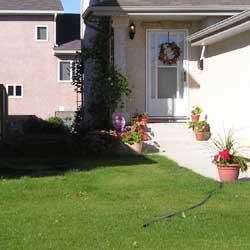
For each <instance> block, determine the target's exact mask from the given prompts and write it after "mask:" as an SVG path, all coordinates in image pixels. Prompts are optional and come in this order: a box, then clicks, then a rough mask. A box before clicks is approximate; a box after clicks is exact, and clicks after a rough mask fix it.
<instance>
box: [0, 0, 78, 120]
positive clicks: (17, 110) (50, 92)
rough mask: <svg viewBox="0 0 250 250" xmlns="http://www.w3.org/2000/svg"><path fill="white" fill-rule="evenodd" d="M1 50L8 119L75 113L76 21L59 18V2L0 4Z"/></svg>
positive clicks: (65, 16)
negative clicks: (74, 63)
mask: <svg viewBox="0 0 250 250" xmlns="http://www.w3.org/2000/svg"><path fill="white" fill-rule="evenodd" d="M0 44H1V46H0V54H1V60H0V84H4V85H5V87H6V89H7V92H8V96H9V115H10V116H14V117H24V116H30V115H32V116H37V117H41V118H44V119H45V118H48V117H50V116H55V114H56V113H57V112H59V113H63V112H67V113H72V112H74V111H76V109H77V107H78V104H79V103H78V101H79V100H78V99H79V96H78V94H77V93H76V92H75V88H74V86H73V85H72V84H71V82H72V68H71V65H72V62H73V60H74V59H75V57H76V54H77V52H78V51H80V50H81V41H80V15H73V14H72V15H70V14H69V15H68V14H64V11H63V6H62V3H61V1H60V0H53V1H51V0H32V1H30V0H11V1H5V0H0Z"/></svg>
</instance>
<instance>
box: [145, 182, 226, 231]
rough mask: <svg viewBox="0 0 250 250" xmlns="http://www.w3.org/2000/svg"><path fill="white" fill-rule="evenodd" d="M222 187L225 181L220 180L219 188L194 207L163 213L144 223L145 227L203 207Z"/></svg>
mask: <svg viewBox="0 0 250 250" xmlns="http://www.w3.org/2000/svg"><path fill="white" fill-rule="evenodd" d="M222 188H223V183H222V182H219V183H218V188H217V189H213V190H211V191H210V192H209V193H208V196H207V197H206V198H205V199H204V200H202V201H200V202H198V203H197V204H195V205H193V206H192V207H189V208H184V209H182V210H179V211H177V212H174V213H171V214H166V215H163V216H160V217H156V218H155V219H152V220H150V221H148V222H147V223H145V224H144V225H143V227H148V226H150V225H153V224H155V223H156V222H158V221H160V220H164V219H169V218H171V217H174V216H176V215H180V214H182V213H185V212H187V211H190V210H193V209H195V208H198V207H201V206H203V205H204V204H206V203H207V202H208V201H209V200H210V199H211V198H212V196H213V194H214V193H215V192H216V191H217V190H221V189H222Z"/></svg>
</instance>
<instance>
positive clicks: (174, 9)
mask: <svg viewBox="0 0 250 250" xmlns="http://www.w3.org/2000/svg"><path fill="white" fill-rule="evenodd" d="M248 7H250V5H249V6H242V5H239V6H230V7H228V6H219V7H218V6H203V7H200V6H197V7H196V6H181V7H178V6H167V7H164V6H143V7H138V6H136V7H134V6H108V7H107V6H89V7H88V8H87V9H86V10H85V12H84V13H83V18H86V17H87V16H88V15H89V14H90V13H93V15H97V16H120V15H124V16H126V15H136V14H138V15H139V14H143V15H160V14H161V15H178V14H179V15H183V14H187V15H204V16H205V15H235V14H238V13H240V12H242V11H244V10H246V9H247V8H248Z"/></svg>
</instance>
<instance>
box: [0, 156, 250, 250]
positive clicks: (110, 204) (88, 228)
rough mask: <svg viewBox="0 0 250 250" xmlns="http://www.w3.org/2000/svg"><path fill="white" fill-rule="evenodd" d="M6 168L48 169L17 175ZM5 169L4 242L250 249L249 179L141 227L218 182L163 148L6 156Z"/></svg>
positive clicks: (41, 249)
mask: <svg viewBox="0 0 250 250" xmlns="http://www.w3.org/2000/svg"><path fill="white" fill-rule="evenodd" d="M8 168H10V169H11V170H12V171H13V173H18V176H20V175H22V174H23V173H26V175H30V176H32V175H33V173H35V174H34V176H44V177H40V178H37V177H36V178H34V177H22V178H19V179H15V178H12V176H13V175H11V172H10V171H7V169H8ZM70 168H72V169H74V170H68V169H70ZM55 169H56V170H57V171H55ZM84 170H88V171H84ZM0 171H1V172H2V173H3V174H2V175H4V176H5V177H4V178H3V179H1V180H0V249H4V250H34V249H36V250H48V249H53V250H85V249H86V250H92V249H95V250H102V249H103V250H104V249H105V250H113V249H115V250H131V249H147V250H158V249H159V250H166V249H168V250H171V249H173V250H178V249H185V250H189V249H190V250H195V249H205V250H206V249H209V250H213V249H214V250H215V249H216V250H217V249H220V250H224V249H234V250H237V249H240V250H244V249H250V238H249V231H250V224H249V221H248V219H249V218H250V195H249V190H250V183H249V182H237V183H232V184H226V185H225V186H224V188H223V189H222V191H220V192H217V193H216V194H215V195H214V197H213V198H212V199H211V200H210V201H209V202H208V203H207V204H206V205H205V206H203V207H201V208H198V209H196V210H193V211H192V212H188V213H186V218H184V217H182V216H177V217H174V218H172V219H170V220H166V221H162V222H160V223H157V224H155V225H152V226H150V227H148V228H143V227H142V225H143V224H144V223H145V222H146V221H148V220H150V219H151V218H153V217H155V216H158V215H163V214H165V213H167V212H172V211H175V210H178V209H180V208H185V207H188V206H190V205H193V204H194V203H196V202H198V201H200V200H201V199H203V198H204V197H206V195H207V193H208V191H210V190H211V189H214V188H216V187H217V183H215V182H213V181H211V180H208V179H205V178H203V177H200V176H198V175H196V174H194V173H192V172H190V171H187V170H185V169H183V168H180V167H179V166H178V165H177V164H176V163H174V162H172V161H170V160H168V159H166V158H162V157H160V156H147V157H139V158H137V157H127V158H112V159H109V158H103V159H101V158H100V159H91V160H74V161H69V162H64V163H63V164H62V163H58V162H56V161H52V160H51V161H49V160H46V161H44V160H41V161H36V164H34V161H31V160H18V161H17V160H2V161H1V162H0ZM13 173H12V174H13ZM57 174H58V175H57ZM50 175H52V176H50ZM46 176H47V177H46ZM7 177H8V178H7Z"/></svg>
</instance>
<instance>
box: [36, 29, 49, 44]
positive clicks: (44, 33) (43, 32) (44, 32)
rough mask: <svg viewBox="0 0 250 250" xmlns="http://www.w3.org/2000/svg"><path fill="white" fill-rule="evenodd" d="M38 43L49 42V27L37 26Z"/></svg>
mask: <svg viewBox="0 0 250 250" xmlns="http://www.w3.org/2000/svg"><path fill="white" fill-rule="evenodd" d="M36 41H39V42H47V41H48V26H46V25H38V26H36Z"/></svg>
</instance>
